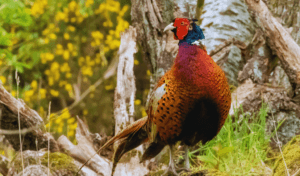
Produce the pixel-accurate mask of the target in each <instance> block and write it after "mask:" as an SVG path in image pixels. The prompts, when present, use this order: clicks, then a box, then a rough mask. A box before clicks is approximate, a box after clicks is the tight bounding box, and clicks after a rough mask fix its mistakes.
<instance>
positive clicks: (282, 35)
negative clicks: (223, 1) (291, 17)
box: [246, 0, 300, 86]
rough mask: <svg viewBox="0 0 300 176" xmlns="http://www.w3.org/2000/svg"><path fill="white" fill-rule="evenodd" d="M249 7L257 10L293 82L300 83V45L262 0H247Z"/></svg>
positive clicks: (266, 33) (269, 38) (269, 40)
mask: <svg viewBox="0 0 300 176" xmlns="http://www.w3.org/2000/svg"><path fill="white" fill-rule="evenodd" d="M246 3H247V5H248V6H249V8H250V9H251V10H253V11H255V12H256V14H257V17H258V18H259V24H260V25H261V27H262V28H263V29H264V32H265V35H266V36H267V38H268V43H269V46H270V47H271V49H272V50H273V51H275V53H276V55H277V56H278V57H279V58H280V60H281V62H282V64H283V66H284V69H285V71H286V73H287V74H288V76H289V79H290V82H291V83H292V84H294V85H295V86H296V85H299V84H300V59H299V58H300V47H299V46H298V45H297V43H296V42H295V41H294V40H293V38H292V37H291V35H290V34H289V32H287V31H286V30H285V28H284V27H283V26H282V25H281V24H280V23H279V22H278V21H277V19H276V18H274V17H273V16H272V14H271V12H270V11H269V9H268V7H267V6H266V4H265V3H264V2H263V1H261V0H246Z"/></svg>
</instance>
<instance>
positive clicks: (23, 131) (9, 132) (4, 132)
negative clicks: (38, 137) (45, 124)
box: [0, 125, 40, 135]
mask: <svg viewBox="0 0 300 176" xmlns="http://www.w3.org/2000/svg"><path fill="white" fill-rule="evenodd" d="M37 129H40V126H39V125H37V126H34V127H30V128H23V129H19V130H2V129H0V135H14V134H26V133H29V132H31V131H33V130H37Z"/></svg>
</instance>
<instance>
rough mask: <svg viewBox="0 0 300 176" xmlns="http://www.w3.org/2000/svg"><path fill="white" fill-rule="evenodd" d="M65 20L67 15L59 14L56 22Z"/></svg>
mask: <svg viewBox="0 0 300 176" xmlns="http://www.w3.org/2000/svg"><path fill="white" fill-rule="evenodd" d="M65 18H66V15H65V14H64V13H63V12H57V14H56V15H55V20H56V21H60V20H64V19H65Z"/></svg>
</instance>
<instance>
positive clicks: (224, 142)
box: [190, 104, 271, 175]
mask: <svg viewBox="0 0 300 176" xmlns="http://www.w3.org/2000/svg"><path fill="white" fill-rule="evenodd" d="M267 112H268V110H267V106H266V105H265V104H263V105H262V107H261V109H260V111H259V112H258V114H257V115H249V114H244V113H243V110H242V108H241V109H240V110H236V111H235V114H234V116H233V117H231V116H229V117H228V118H227V120H226V122H225V124H224V126H223V128H222V129H221V131H220V132H219V134H218V135H217V136H216V137H215V138H214V139H213V140H211V141H210V142H208V143H206V144H205V145H200V148H199V149H198V150H196V151H193V152H191V153H190V157H191V159H192V161H194V162H195V163H198V162H199V161H200V163H203V165H202V168H215V169H218V170H220V171H221V172H226V173H228V174H229V175H261V174H262V173H263V172H264V167H263V166H262V165H261V163H262V161H265V160H266V159H267V153H268V143H269V141H270V138H271V135H269V134H267V133H266V116H267ZM198 152H200V155H198V156H196V155H195V153H198Z"/></svg>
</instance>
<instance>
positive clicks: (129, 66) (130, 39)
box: [114, 26, 137, 134]
mask: <svg viewBox="0 0 300 176" xmlns="http://www.w3.org/2000/svg"><path fill="white" fill-rule="evenodd" d="M136 52H137V47H136V29H135V28H133V27H132V26H130V27H129V29H128V30H126V32H125V33H123V34H122V37H121V45H120V48H119V53H120V55H119V64H118V71H117V86H116V89H115V99H114V116H115V123H116V124H115V133H116V134H117V133H118V132H120V131H121V130H122V128H125V127H126V126H127V125H128V124H129V123H130V120H132V121H133V119H130V118H129V117H130V116H133V113H134V99H135V92H136V87H135V77H134V73H133V66H134V54H135V53H136ZM127 109H129V112H128V111H127Z"/></svg>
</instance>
